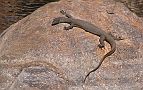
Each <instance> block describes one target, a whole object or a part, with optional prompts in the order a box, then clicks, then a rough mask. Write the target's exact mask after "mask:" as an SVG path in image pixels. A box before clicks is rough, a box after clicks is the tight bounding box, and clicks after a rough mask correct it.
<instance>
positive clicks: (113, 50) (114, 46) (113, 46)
mask: <svg viewBox="0 0 143 90" xmlns="http://www.w3.org/2000/svg"><path fill="white" fill-rule="evenodd" d="M115 50H116V45H115V44H114V45H111V51H109V52H108V53H107V54H105V55H104V56H103V58H102V59H101V61H100V62H99V65H98V66H97V67H96V68H95V69H93V70H91V71H90V72H89V73H88V74H87V75H86V76H85V78H84V81H83V82H84V83H85V81H86V79H87V77H88V76H89V75H90V74H91V73H92V72H94V71H96V70H97V69H98V68H99V67H100V66H101V64H102V62H103V61H104V60H105V58H106V57H108V56H110V55H111V54H113V53H114V52H115Z"/></svg>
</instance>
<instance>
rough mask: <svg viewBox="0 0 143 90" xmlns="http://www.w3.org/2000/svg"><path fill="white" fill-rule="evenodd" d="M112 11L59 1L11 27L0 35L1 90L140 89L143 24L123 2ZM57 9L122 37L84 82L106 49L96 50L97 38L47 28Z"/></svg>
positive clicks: (91, 0) (95, 2)
mask: <svg viewBox="0 0 143 90" xmlns="http://www.w3.org/2000/svg"><path fill="white" fill-rule="evenodd" d="M112 7H114V2H112V1H110V0H103V1H102V0H61V1H59V2H52V3H49V4H46V5H45V6H43V7H41V8H39V9H37V10H36V11H34V12H33V13H32V14H30V15H28V16H27V17H25V18H23V19H22V20H20V21H18V22H17V23H15V24H13V25H11V26H10V27H9V28H8V29H6V32H5V33H4V34H3V36H1V37H0V90H142V89H143V63H142V61H143V56H142V55H143V28H142V26H143V20H142V19H141V18H139V17H138V16H137V15H136V14H134V13H132V12H131V11H130V10H129V9H128V8H126V7H125V6H124V5H123V3H120V2H117V3H116V7H115V9H113V8H112ZM60 10H65V11H66V12H67V13H69V14H71V15H72V16H73V17H74V18H77V19H81V20H85V21H87V22H90V23H92V24H94V25H95V26H97V27H98V28H100V29H102V30H103V31H105V32H111V33H112V34H113V35H115V36H117V37H122V38H123V40H121V41H116V44H117V46H116V47H117V48H116V51H115V53H114V54H112V55H111V56H109V57H107V58H106V59H105V61H104V62H103V64H102V65H101V67H100V68H99V69H98V70H97V71H95V72H93V73H92V74H91V75H90V76H89V77H88V78H87V80H86V82H85V83H83V80H84V78H85V75H86V74H87V73H88V72H89V71H91V70H92V69H94V68H95V67H97V65H98V64H99V61H100V60H101V58H102V57H103V56H104V55H105V54H106V53H107V52H108V51H110V45H109V44H108V43H105V48H103V49H100V48H98V44H99V37H98V36H96V35H93V34H91V33H88V32H85V31H84V30H83V29H80V28H77V27H74V28H73V29H71V30H69V31H65V30H63V28H64V27H65V26H68V24H59V25H56V26H51V23H52V21H53V19H54V18H56V17H61V16H63V15H62V14H61V13H60ZM111 12H112V13H111Z"/></svg>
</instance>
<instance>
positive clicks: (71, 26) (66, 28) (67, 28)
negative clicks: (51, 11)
mask: <svg viewBox="0 0 143 90" xmlns="http://www.w3.org/2000/svg"><path fill="white" fill-rule="evenodd" d="M74 26H75V25H74V24H73V23H72V24H70V26H68V27H64V30H69V29H72V28H73V27H74Z"/></svg>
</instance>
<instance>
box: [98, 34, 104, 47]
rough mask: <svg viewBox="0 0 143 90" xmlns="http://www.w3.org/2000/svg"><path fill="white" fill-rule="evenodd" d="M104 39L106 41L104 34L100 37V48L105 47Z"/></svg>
mask: <svg viewBox="0 0 143 90" xmlns="http://www.w3.org/2000/svg"><path fill="white" fill-rule="evenodd" d="M104 41H105V36H104V35H102V36H100V39H99V42H100V44H99V45H98V47H99V48H104V46H105V43H104Z"/></svg>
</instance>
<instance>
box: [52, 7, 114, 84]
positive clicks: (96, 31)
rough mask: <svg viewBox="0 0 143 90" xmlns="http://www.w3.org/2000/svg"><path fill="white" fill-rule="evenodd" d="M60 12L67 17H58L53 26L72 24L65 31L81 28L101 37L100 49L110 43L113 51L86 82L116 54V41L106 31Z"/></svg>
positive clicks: (106, 55)
mask: <svg viewBox="0 0 143 90" xmlns="http://www.w3.org/2000/svg"><path fill="white" fill-rule="evenodd" d="M60 12H61V13H62V14H63V15H65V16H66V17H57V18H55V19H53V22H52V26H54V25H57V24H60V23H68V24H70V26H68V27H64V29H65V30H69V29H72V28H73V27H78V28H81V29H83V30H85V31H87V32H89V33H92V34H94V35H97V36H99V37H100V39H99V42H100V44H99V45H98V46H99V47H100V48H103V47H104V46H105V44H104V41H106V42H108V43H109V44H110V46H111V50H110V51H109V52H108V53H107V54H105V55H104V56H103V58H102V59H101V61H100V62H99V65H98V66H97V67H96V68H95V69H93V70H91V71H90V72H89V73H88V74H87V75H86V76H85V79H84V82H85V81H86V78H87V77H88V76H89V75H90V73H92V72H94V71H96V70H97V69H98V68H99V67H100V66H101V64H102V62H103V61H104V60H105V58H106V57H108V56H110V55H111V54H113V53H114V52H115V50H116V43H115V40H114V38H113V37H112V36H111V35H109V34H108V33H106V32H105V31H103V30H101V29H100V28H98V27H96V26H95V25H93V24H91V23H89V22H87V21H84V20H79V19H74V18H73V17H72V16H71V15H69V14H67V13H66V12H65V11H63V10H61V11H60Z"/></svg>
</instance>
